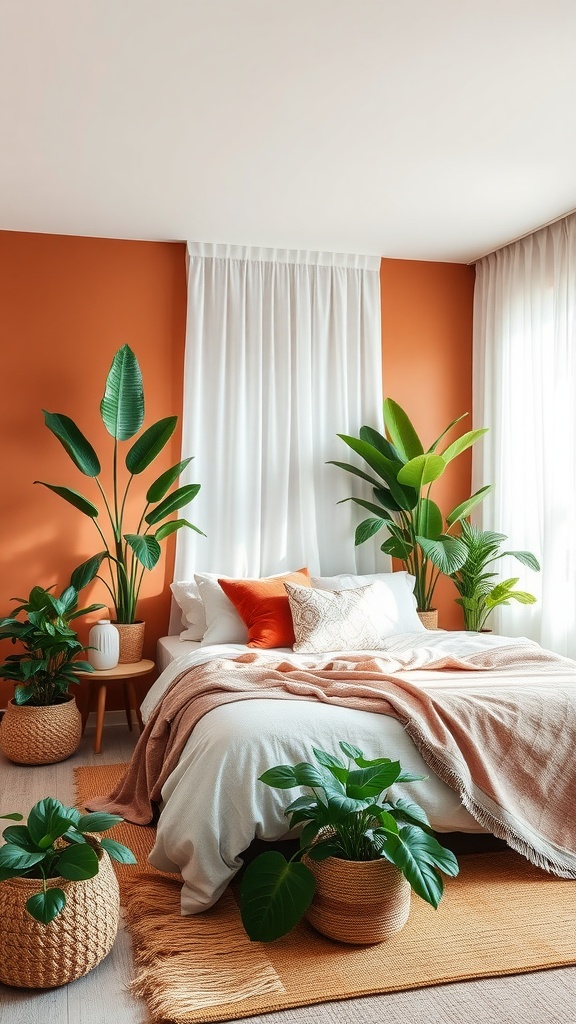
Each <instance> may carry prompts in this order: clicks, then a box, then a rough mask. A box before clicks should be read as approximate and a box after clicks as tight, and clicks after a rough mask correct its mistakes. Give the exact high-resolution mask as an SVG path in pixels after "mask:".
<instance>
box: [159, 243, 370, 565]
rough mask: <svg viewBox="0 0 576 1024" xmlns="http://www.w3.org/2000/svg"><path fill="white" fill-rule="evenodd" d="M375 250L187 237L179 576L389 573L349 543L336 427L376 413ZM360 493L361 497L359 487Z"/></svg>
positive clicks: (349, 516) (352, 428)
mask: <svg viewBox="0 0 576 1024" xmlns="http://www.w3.org/2000/svg"><path fill="white" fill-rule="evenodd" d="M379 265H380V261H379V259H378V258H374V257H365V256H348V255H336V254H332V253H310V252H294V251H280V250H271V249H252V248H250V249H246V248H243V247H239V246H224V245H208V244H195V243H194V244H189V246H188V318H187V338H186V357H185V372H184V376H185V381H184V413H183V439H182V450H183V453H184V454H185V455H186V454H195V459H194V462H193V463H192V464H191V465H190V467H189V469H188V473H187V476H186V479H187V480H188V481H190V482H194V481H197V482H199V483H201V485H202V489H201V491H200V494H199V495H198V497H197V498H196V499H195V501H194V505H193V507H192V510H191V511H193V517H192V518H193V521H194V522H195V523H196V524H197V525H199V526H201V527H202V528H203V529H204V530H205V532H206V534H207V537H206V539H205V538H202V537H198V536H197V535H196V534H192V532H191V531H189V530H181V531H180V532H179V534H178V542H177V550H176V566H175V579H189V578H191V575H192V574H193V573H194V572H195V571H196V572H198V571H205V572H222V573H227V574H229V575H233V576H234V575H238V576H242V575H250V576H260V575H269V574H273V573H278V572H282V571H284V570H292V569H298V568H299V567H300V566H303V565H308V566H309V568H310V570H311V572H313V573H318V572H320V571H321V572H322V573H325V574H326V573H327V574H330V573H333V572H334V573H335V572H359V571H360V572H370V571H374V570H375V569H380V570H384V569H387V568H389V564H390V563H389V560H388V559H387V558H386V557H385V556H384V555H382V554H381V553H380V551H379V543H380V542H381V541H379V542H378V543H372V542H368V543H367V544H364V545H362V546H361V547H359V548H354V529H355V526H356V524H357V523H358V522H359V521H360V518H361V516H360V515H359V513H360V510H359V509H358V508H357V506H355V505H353V504H352V503H351V502H349V503H347V504H344V505H339V506H337V502H338V501H339V500H340V499H341V498H345V497H347V496H348V495H349V494H350V493H352V492H354V493H356V494H360V493H362V483H361V482H360V481H358V483H359V485H360V486H359V487H356V486H355V479H356V478H352V477H351V476H350V475H349V474H347V473H345V472H344V471H342V470H339V469H338V468H336V467H334V466H327V465H326V462H327V460H328V459H337V460H339V461H342V462H349V461H351V459H350V458H349V454H348V453H349V449H347V447H346V446H345V444H344V442H343V441H341V440H340V439H339V438H337V436H336V434H337V433H356V432H357V431H358V430H359V428H360V426H361V425H362V424H363V423H370V424H373V425H375V426H378V424H379V423H381V418H382V359H381V326H380V287H379ZM364 493H365V492H364Z"/></svg>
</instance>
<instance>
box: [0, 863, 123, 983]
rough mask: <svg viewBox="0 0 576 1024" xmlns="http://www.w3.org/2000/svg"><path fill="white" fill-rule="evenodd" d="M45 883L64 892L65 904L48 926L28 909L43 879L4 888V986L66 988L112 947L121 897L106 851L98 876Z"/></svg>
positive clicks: (0, 928)
mask: <svg viewBox="0 0 576 1024" xmlns="http://www.w3.org/2000/svg"><path fill="white" fill-rule="evenodd" d="M47 885H48V887H49V888H50V887H54V886H57V887H58V888H59V889H62V890H63V891H64V892H65V893H66V906H65V907H64V910H62V911H61V912H60V913H59V914H58V916H57V917H55V918H54V920H53V921H51V922H50V924H40V922H39V921H36V920H34V918H33V917H31V916H30V914H29V913H28V911H27V910H26V907H25V903H26V900H27V899H28V897H29V896H32V895H33V894H34V893H36V892H38V890H39V888H40V887H41V882H40V881H39V879H37V878H11V879H9V880H8V881H7V882H2V883H1V884H0V949H1V950H2V955H1V956H0V981H1V982H3V983H4V984H5V985H14V986H16V987H17V988H56V987H57V986H58V985H66V984H68V982H70V981H74V980H75V979H76V978H81V977H82V975H83V974H87V973H88V971H91V970H92V968H93V967H96V964H99V963H100V961H101V960H103V959H104V957H105V956H106V954H107V953H109V952H110V950H111V949H112V946H113V944H114V939H115V938H116V932H117V930H118V918H119V913H120V896H119V890H118V881H117V878H116V875H115V874H114V868H113V867H112V864H111V862H110V858H109V856H108V854H107V853H103V855H102V859H101V861H100V870H99V872H98V874H97V875H95V876H94V878H89V879H87V881H85V882H69V881H67V879H65V878H50V879H48V882H47Z"/></svg>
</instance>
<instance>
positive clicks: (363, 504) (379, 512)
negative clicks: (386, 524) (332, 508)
mask: <svg viewBox="0 0 576 1024" xmlns="http://www.w3.org/2000/svg"><path fill="white" fill-rule="evenodd" d="M345 501H353V502H354V503H355V504H356V505H359V506H360V508H365V509H366V510H367V511H368V512H373V513H374V514H375V515H376V516H378V518H379V519H380V518H384V519H386V520H389V519H391V518H392V517H391V516H390V515H389V513H388V510H387V509H383V508H381V506H380V505H375V504H374V502H373V501H366V500H365V498H354V497H352V498H342V500H341V501H339V502H338V504H339V505H343V504H344V502H345Z"/></svg>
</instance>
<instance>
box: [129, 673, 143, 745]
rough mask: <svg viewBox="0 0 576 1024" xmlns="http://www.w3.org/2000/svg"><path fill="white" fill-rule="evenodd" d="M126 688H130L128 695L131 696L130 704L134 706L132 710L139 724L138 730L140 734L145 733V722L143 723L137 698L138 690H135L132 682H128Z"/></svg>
mask: <svg viewBox="0 0 576 1024" xmlns="http://www.w3.org/2000/svg"><path fill="white" fill-rule="evenodd" d="M126 686H127V688H128V693H129V694H130V702H131V704H132V708H133V710H134V714H135V715H136V720H137V722H138V728H139V729H140V732H141V733H142V732H144V722H143V721H142V715H141V714H140V708H139V706H138V700H137V698H136V690H135V689H134V683H133V682H131V681H130V682H127V683H126Z"/></svg>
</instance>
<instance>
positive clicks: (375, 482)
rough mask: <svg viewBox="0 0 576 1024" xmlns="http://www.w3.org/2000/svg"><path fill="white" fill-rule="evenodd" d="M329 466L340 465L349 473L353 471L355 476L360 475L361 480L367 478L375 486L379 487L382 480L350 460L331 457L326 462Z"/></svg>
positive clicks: (340, 467) (339, 466)
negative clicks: (343, 460)
mask: <svg viewBox="0 0 576 1024" xmlns="http://www.w3.org/2000/svg"><path fill="white" fill-rule="evenodd" d="M326 465H327V466H338V468H339V469H345V470H346V472H347V473H352V475H353V476H357V477H360V479H361V480H367V482H368V483H369V484H372V485H373V487H379V486H380V483H381V481H380V480H376V479H375V477H373V476H369V475H368V473H364V471H363V470H361V469H358V467H357V466H352V465H350V463H349V462H335V461H334V459H329V460H328V462H327V463H326Z"/></svg>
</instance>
